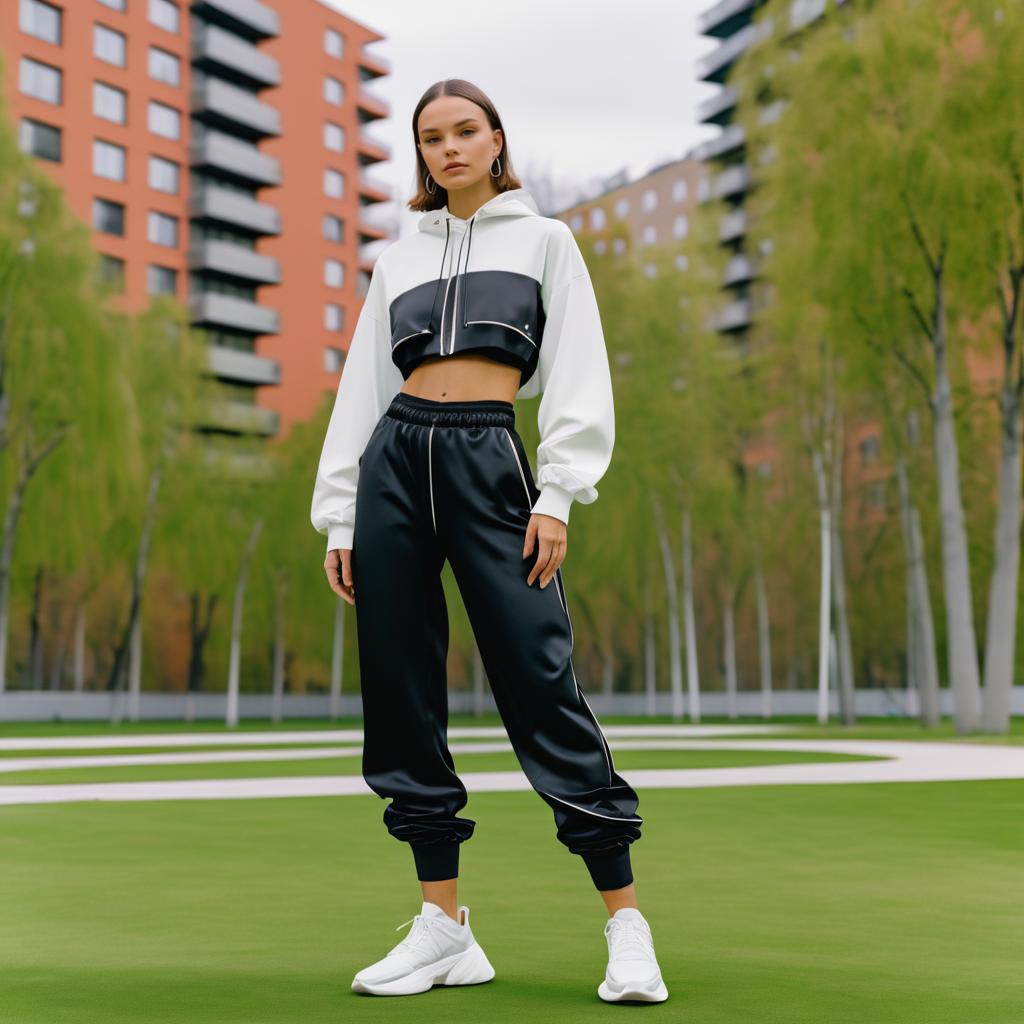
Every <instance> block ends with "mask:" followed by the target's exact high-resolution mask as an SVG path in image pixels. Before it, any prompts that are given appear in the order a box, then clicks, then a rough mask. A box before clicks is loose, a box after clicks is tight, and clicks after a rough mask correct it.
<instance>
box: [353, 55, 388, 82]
mask: <svg viewBox="0 0 1024 1024" xmlns="http://www.w3.org/2000/svg"><path fill="white" fill-rule="evenodd" d="M357 63H358V64H359V67H360V68H361V69H363V70H365V71H367V72H368V73H369V76H370V77H371V78H380V77H382V76H383V75H390V74H391V61H389V60H388V59H387V57H382V56H381V55H380V54H378V53H372V52H371V51H370V50H367V49H365V48H364V49H363V50H362V51H361V52H360V54H359V60H358V61H357Z"/></svg>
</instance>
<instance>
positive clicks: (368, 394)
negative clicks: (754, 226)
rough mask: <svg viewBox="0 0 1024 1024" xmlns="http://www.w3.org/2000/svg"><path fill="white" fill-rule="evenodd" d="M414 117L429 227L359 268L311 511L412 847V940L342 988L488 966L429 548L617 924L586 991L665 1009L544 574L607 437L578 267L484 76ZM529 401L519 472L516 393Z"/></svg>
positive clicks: (529, 763) (591, 494)
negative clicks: (534, 430)
mask: <svg viewBox="0 0 1024 1024" xmlns="http://www.w3.org/2000/svg"><path fill="white" fill-rule="evenodd" d="M412 128H413V138H414V141H415V144H416V149H417V161H416V162H417V175H418V183H419V189H418V194H417V195H416V197H415V198H414V199H413V200H411V201H410V203H409V206H410V208H412V209H415V210H420V211H425V212H424V216H423V217H422V218H421V219H420V221H419V225H418V227H419V230H418V231H416V232H414V233H413V234H411V235H410V236H408V237H405V238H402V239H399V240H398V241H396V242H394V243H392V244H391V245H390V246H389V247H388V248H387V249H386V250H385V251H384V252H383V253H382V254H381V255H380V256H379V257H378V259H377V262H376V264H375V267H374V271H373V276H372V278H371V281H370V285H369V288H368V290H367V294H366V299H365V303H364V306H363V309H362V312H361V313H360V316H359V320H358V323H357V325H356V329H355V332H354V334H353V338H352V342H351V345H350V347H349V352H348V357H347V359H346V362H345V368H344V372H343V374H342V377H341V383H340V385H339V387H338V394H337V398H336V401H335V405H334V410H333V413H332V416H331V420H330V424H329V426H328V430H327V436H326V439H325V442H324V447H323V453H322V455H321V458H320V465H319V471H318V474H317V478H316V485H315V488H314V494H313V504H312V512H311V518H312V522H313V525H314V526H315V527H316V529H317V530H319V531H320V532H321V533H324V534H326V535H327V559H326V561H325V562H324V568H325V570H326V572H327V579H328V582H329V583H330V585H331V587H332V589H333V590H334V591H335V592H336V593H337V594H338V595H339V596H340V597H342V598H343V599H344V600H346V601H348V602H349V603H350V604H352V605H355V606H356V608H357V612H356V623H357V632H358V636H359V658H360V675H361V686H362V697H363V718H364V743H363V762H362V769H363V777H364V778H365V780H366V782H367V784H368V785H369V786H370V788H371V789H372V790H373V791H374V792H375V793H377V794H378V795H379V796H381V797H391V803H390V804H389V805H388V806H387V807H386V808H385V810H384V824H385V825H386V826H387V829H388V831H389V832H390V834H391V835H392V836H394V837H395V838H396V839H399V840H401V841H403V842H406V843H408V844H409V845H410V847H411V849H412V853H413V857H414V863H415V866H416V871H417V877H418V880H419V882H420V885H421V888H422V894H423V905H422V908H421V912H420V913H419V914H417V915H416V916H415V917H414V918H413V919H412V923H413V928H412V930H411V932H410V933H409V935H408V936H407V938H406V939H405V940H403V941H402V942H400V943H398V945H397V946H395V948H394V949H392V950H391V952H390V953H388V955H387V956H385V957H384V958H383V959H382V960H379V961H377V962H376V963H374V964H372V965H371V966H369V967H367V968H365V969H364V970H362V971H360V972H359V973H358V974H356V976H355V979H354V980H353V982H352V988H353V989H355V990H356V991H359V992H368V993H373V994H380V995H385V994H387V995H398V994H410V993H413V992H423V991H426V990H427V989H429V988H430V987H431V986H432V985H433V984H435V983H440V984H448V985H455V984H474V983H477V982H482V981H488V980H490V979H491V978H493V977H494V968H493V967H492V966H491V964H490V962H489V961H488V959H487V957H486V955H485V954H484V952H483V950H482V949H481V948H480V946H479V944H478V943H477V942H476V940H475V939H474V937H473V933H472V931H471V929H470V926H469V908H468V907H466V906H459V903H458V896H457V885H458V863H459V846H460V844H461V843H463V842H465V841H466V840H467V839H469V838H470V836H471V835H472V834H473V829H474V827H475V825H476V822H475V821H473V820H472V819H469V818H464V817H458V816H457V812H458V811H460V810H461V809H462V808H463V807H464V806H465V804H466V801H467V794H466V789H465V787H464V786H463V784H462V782H461V781H460V780H459V778H458V776H457V775H456V774H455V768H454V764H453V762H452V757H451V754H450V752H449V750H448V746H447V722H448V704H447V684H446V675H445V662H446V655H447V650H448V617H447V610H446V607H445V601H444V592H443V589H442V584H441V580H440V572H441V567H442V566H443V564H444V561H445V559H446V558H447V559H448V560H449V561H450V562H451V565H452V570H453V572H454V574H455V577H456V580H457V582H458V585H459V589H460V591H461V594H462V597H463V600H464V603H465V605H466V609H467V611H468V613H469V617H470V621H471V623H472V626H473V631H474V635H475V637H476V641H477V646H478V648H479V650H480V655H481V658H482V660H483V663H484V667H485V669H486V671H487V676H488V679H489V681H490V685H491V690H492V692H493V693H494V697H495V702H496V704H497V707H498V710H499V712H500V714H501V716H502V721H503V723H504V725H505V728H506V731H507V732H508V735H509V738H510V740H511V742H512V746H513V749H514V750H515V752H516V756H517V757H518V758H519V762H520V764H521V765H522V767H523V770H524V772H525V774H526V775H527V777H528V778H529V780H530V782H531V784H532V785H533V787H534V788H535V789H536V791H537V792H538V793H539V794H540V795H541V796H542V797H543V798H544V799H545V800H546V801H547V802H548V803H549V804H550V806H551V808H552V810H553V812H554V817H555V821H556V823H557V826H558V832H557V838H558V839H559V840H560V841H561V842H562V843H564V844H565V845H566V846H567V847H568V849H569V850H570V851H571V852H572V853H576V854H579V855H580V856H581V857H582V859H583V861H584V863H585V864H586V866H587V869H588V870H589V872H590V876H591V879H592V881H593V883H594V885H595V886H596V888H597V889H598V891H599V892H600V893H601V895H602V897H603V898H604V901H605V904H606V906H607V908H608V913H609V914H610V915H611V916H610V918H609V919H608V920H607V922H606V925H605V934H606V936H607V939H608V949H609V961H608V967H607V970H606V973H605V980H604V981H603V982H602V983H601V986H600V987H599V989H598V992H599V993H600V995H601V998H602V999H605V1000H606V1001H618V1000H621V999H642V1000H645V1001H652V1002H660V1001H662V1000H664V999H666V998H667V997H668V992H667V990H666V988H665V985H664V982H663V981H662V979H661V974H660V970H659V968H658V962H657V959H656V957H655V954H654V947H653V941H652V938H651V932H650V928H649V926H648V924H647V922H646V920H645V919H644V917H643V915H642V914H641V913H640V911H639V909H638V908H637V903H636V892H635V889H634V886H633V875H632V870H631V865H630V859H629V845H630V843H632V842H633V841H634V840H636V839H637V838H639V836H640V829H639V826H640V824H641V823H642V821H643V819H642V818H640V817H638V816H637V814H636V810H637V805H638V802H639V801H638V797H637V794H636V793H635V791H634V790H633V789H632V788H631V787H630V786H629V784H628V783H627V782H626V781H625V780H624V779H623V778H622V777H621V776H619V775H618V774H617V773H616V772H615V769H614V766H613V764H612V757H611V752H610V750H609V748H608V744H607V741H606V740H605V737H604V734H603V732H602V731H601V728H600V726H599V725H598V723H597V720H596V719H595V718H594V715H593V712H592V711H591V710H590V706H589V704H588V703H587V701H586V698H585V697H584V695H583V693H582V691H581V690H580V688H579V686H578V684H577V682H576V678H575V675H574V673H573V667H572V661H571V657H570V655H571V651H572V643H573V637H572V624H571V622H570V620H569V613H568V609H567V605H566V597H565V588H564V586H563V585H562V580H561V573H560V569H559V566H560V565H561V563H562V560H563V559H564V558H565V552H566V526H567V524H568V521H569V508H570V505H571V504H572V502H573V501H578V502H580V503H581V504H589V503H590V502H593V501H594V500H595V499H596V497H597V490H596V488H595V486H594V485H595V484H596V483H597V481H598V480H599V479H600V477H601V476H602V475H603V474H604V472H605V470H606V469H607V467H608V464H609V462H610V460H611V451H612V445H613V441H614V410H613V404H612V389H611V377H610V373H609V368H608V357H607V353H606V351H605V346H604V338H603V334H602V330H601V322H600V317H599V314H598V309H597V303H596V301H595V298H594V292H593V288H592V285H591V282H590V277H589V275H588V273H587V268H586V265H585V263H584V262H583V258H582V255H581V254H580V251H579V248H578V246H577V245H576V241H575V238H574V237H573V235H572V232H571V231H570V230H569V228H568V226H567V225H566V224H564V223H563V222H562V221H559V220H556V219H554V218H548V217H542V216H540V215H539V213H538V208H537V205H536V203H535V202H534V200H533V199H532V197H531V196H530V195H529V193H528V192H527V191H526V189H524V188H523V187H522V186H521V184H520V182H519V180H518V179H517V178H516V177H515V175H514V174H513V172H512V169H511V165H510V162H509V158H508V147H507V144H506V141H505V133H504V130H503V128H502V125H501V120H500V119H499V117H498V114H497V112H496V110H495V109H494V106H493V104H492V103H491V102H490V100H489V99H488V98H487V97H486V96H485V95H484V94H483V93H482V92H481V91H480V90H479V89H478V88H476V87H475V86H474V85H472V84H470V83H469V82H466V81H463V80H462V79H447V80H445V81H441V82H437V83H435V84H434V85H433V86H431V87H430V88H429V89H428V90H427V91H426V92H425V93H424V95H423V96H422V97H421V99H420V101H419V103H418V104H417V106H416V110H415V112H414V114H413V119H412ZM540 394H543V398H542V400H541V403H540V408H539V413H538V422H539V427H540V435H541V441H540V446H539V448H538V451H537V466H538V472H537V480H536V482H534V478H533V473H532V472H531V470H530V464H529V460H528V459H527V456H526V451H525V448H524V445H523V442H522V439H521V438H520V436H519V434H518V432H517V431H516V429H515V416H514V411H513V403H514V400H515V399H516V398H517V397H522V398H530V397H533V396H536V395H540ZM526 559H530V562H526ZM552 583H553V584H554V587H551V586H550V584H552ZM534 584H537V585H536V586H534ZM357 587H358V591H357ZM357 592H358V603H357V600H356V598H357ZM406 923H407V924H408V923H409V922H406ZM399 927H403V926H401V925H400V926H399Z"/></svg>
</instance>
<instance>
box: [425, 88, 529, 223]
mask: <svg viewBox="0 0 1024 1024" xmlns="http://www.w3.org/2000/svg"><path fill="white" fill-rule="evenodd" d="M438 96H462V97H464V98H465V99H467V100H472V101H473V102H474V103H475V104H476V105H477V106H478V107H480V109H481V110H483V112H484V113H485V114H486V115H487V121H488V123H489V124H490V126H491V129H492V130H493V129H500V130H501V150H500V151H499V152H498V157H497V159H498V164H499V166H500V167H501V174H500V175H499V176H498V177H497V178H494V179H492V180H493V181H494V187H495V188H496V189H497V190H498V192H507V191H508V190H509V189H511V188H522V186H523V183H522V182H521V181H520V180H519V179H518V178H517V177H516V175H515V173H514V172H513V170H512V161H511V160H510V159H509V156H508V140H507V138H506V136H505V128H504V126H503V125H502V123H501V118H500V117H498V111H497V110H496V109H495V107H494V104H493V103H492V102H491V101H490V99H488V97H487V96H486V95H485V93H484V92H483V90H481V89H479V88H477V86H475V85H473V83H472V82H467V81H466V80H465V79H464V78H443V79H442V80H441V81H440V82H435V83H434V84H433V85H432V86H430V88H429V89H427V91H426V92H425V93H424V94H423V95H422V96H421V97H420V101H419V103H417V104H416V109H415V110H414V111H413V113H412V138H413V146H414V148H415V150H416V195H414V196H413V197H412V199H410V200H409V202H408V203H406V206H407V207H408V208H409V209H410V210H419V211H426V210H439V209H441V207H442V206H445V205H446V204H447V202H448V190H447V189H446V188H445V187H444V186H443V185H441V184H440V183H439V182H436V181H435V183H434V188H435V189H436V191H435V192H434V193H433V195H431V193H430V192H428V191H427V175H428V173H429V172H428V170H427V165H426V162H425V161H424V159H423V154H422V152H421V151H420V147H419V146H418V145H417V143H418V142H419V135H418V134H417V130H416V128H417V125H418V124H419V119H420V114H421V113H422V111H423V108H424V107H425V106H426V105H427V104H428V103H429V102H430V101H431V100H434V99H437V97H438ZM491 166H492V167H493V166H494V161H493V160H492V161H491Z"/></svg>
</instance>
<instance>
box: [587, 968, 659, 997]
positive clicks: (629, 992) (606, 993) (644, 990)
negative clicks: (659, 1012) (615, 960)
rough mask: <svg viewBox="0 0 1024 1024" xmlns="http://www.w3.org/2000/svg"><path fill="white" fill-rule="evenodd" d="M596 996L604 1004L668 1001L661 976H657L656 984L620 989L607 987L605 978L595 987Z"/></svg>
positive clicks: (636, 985) (628, 986) (626, 986)
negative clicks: (626, 1001) (627, 1001)
mask: <svg viewBox="0 0 1024 1024" xmlns="http://www.w3.org/2000/svg"><path fill="white" fill-rule="evenodd" d="M597 994H598V995H599V996H600V997H601V998H602V999H603V1000H604V1001H605V1002H606V1003H619V1002H622V1001H623V1000H626V999H632V1000H635V1001H637V1002H642V1003H663V1002H664V1001H665V1000H666V999H668V989H667V988H666V987H665V982H664V981H663V980H662V978H661V975H659V976H658V981H657V984H653V983H652V984H651V985H649V986H644V985H638V984H632V985H624V986H623V987H622V988H621V989H613V988H611V987H610V986H609V985H608V979H607V978H605V980H604V981H602V982H601V984H600V985H598V986H597Z"/></svg>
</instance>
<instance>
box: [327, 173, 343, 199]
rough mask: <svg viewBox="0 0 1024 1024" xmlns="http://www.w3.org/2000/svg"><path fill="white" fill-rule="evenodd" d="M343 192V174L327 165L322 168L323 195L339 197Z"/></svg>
mask: <svg viewBox="0 0 1024 1024" xmlns="http://www.w3.org/2000/svg"><path fill="white" fill-rule="evenodd" d="M344 194H345V175H344V174H342V173H341V171H336V170H334V168H333V167H328V168H326V169H325V170H324V195H328V196H332V197H333V198H335V199H340V198H341V197H342V196H343V195H344Z"/></svg>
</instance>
